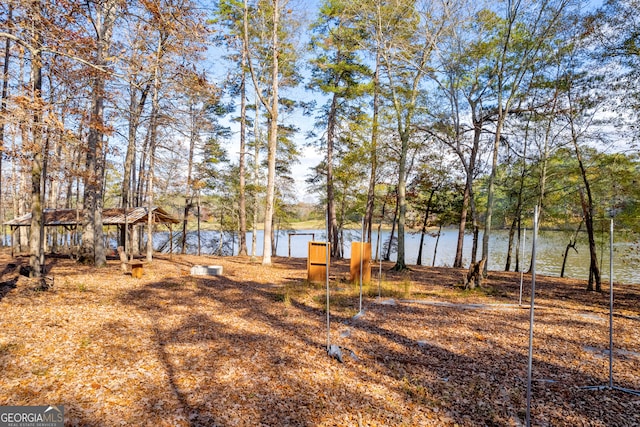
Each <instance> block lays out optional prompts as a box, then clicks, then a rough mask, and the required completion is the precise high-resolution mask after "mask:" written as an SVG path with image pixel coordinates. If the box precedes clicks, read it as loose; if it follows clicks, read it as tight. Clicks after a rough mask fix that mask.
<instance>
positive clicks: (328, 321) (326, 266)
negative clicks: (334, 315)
mask: <svg viewBox="0 0 640 427" xmlns="http://www.w3.org/2000/svg"><path fill="white" fill-rule="evenodd" d="M324 270H325V276H326V281H327V351H329V347H330V346H331V317H330V316H329V211H328V210H327V242H326V245H325V265H324Z"/></svg>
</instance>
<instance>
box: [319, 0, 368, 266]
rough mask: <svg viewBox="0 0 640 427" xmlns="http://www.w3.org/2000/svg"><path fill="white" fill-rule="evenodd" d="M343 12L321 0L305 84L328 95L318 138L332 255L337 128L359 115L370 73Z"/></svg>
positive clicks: (335, 247) (336, 253) (335, 253)
mask: <svg viewBox="0 0 640 427" xmlns="http://www.w3.org/2000/svg"><path fill="white" fill-rule="evenodd" d="M345 13H346V10H345V4H344V3H343V2H341V1H333V0H328V1H325V3H324V4H323V5H322V7H321V9H320V16H319V19H318V21H317V22H316V23H315V25H314V26H313V29H314V32H315V34H316V36H315V37H314V38H312V42H311V43H312V47H313V48H315V49H316V52H317V56H316V58H314V59H313V60H312V64H313V68H312V79H311V82H310V84H309V86H310V87H318V88H319V89H320V91H322V92H323V93H325V94H328V95H329V96H330V98H329V100H328V102H327V105H326V106H325V107H324V111H323V114H322V121H321V123H322V125H324V126H325V127H326V130H325V136H324V138H322V139H323V142H324V145H325V146H326V153H327V157H326V161H325V166H326V195H327V197H326V201H327V208H326V209H327V220H328V222H329V227H328V232H329V236H327V241H329V242H330V243H331V256H332V257H341V256H342V252H341V250H340V248H341V245H340V244H339V236H338V228H339V227H338V219H337V213H336V199H335V188H334V185H335V182H334V163H335V157H334V156H335V150H336V148H337V147H336V145H337V144H338V143H339V139H340V135H339V134H340V132H341V130H347V129H349V123H352V122H353V121H354V120H355V119H360V118H361V117H362V109H361V106H360V103H361V99H362V96H363V94H364V93H366V91H367V89H368V87H369V85H368V83H367V82H366V80H365V79H366V78H367V77H368V75H369V74H370V73H369V70H368V68H367V67H366V66H365V65H363V64H362V61H361V59H360V58H359V57H358V54H357V51H358V48H359V46H360V44H361V40H360V37H361V34H360V32H359V31H358V29H357V28H354V27H353V26H351V25H350V24H349V23H346V22H345V21H347V18H346V17H345ZM363 80H365V81H363ZM372 173H374V172H372Z"/></svg>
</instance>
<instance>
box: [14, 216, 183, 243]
mask: <svg viewBox="0 0 640 427" xmlns="http://www.w3.org/2000/svg"><path fill="white" fill-rule="evenodd" d="M148 212H149V209H148V208H147V207H133V208H126V209H125V208H109V209H103V210H102V225H104V226H105V227H109V226H117V227H118V228H119V229H120V230H125V227H133V226H135V225H139V224H146V223H147V222H148V221H149V216H148ZM43 217H44V226H45V227H63V228H65V229H66V230H76V229H77V228H78V226H82V224H83V219H84V210H83V209H44V211H43ZM151 219H152V222H153V223H155V224H167V226H168V227H169V232H170V233H171V234H173V224H179V223H180V220H179V219H177V218H175V217H173V216H171V215H170V214H169V213H168V212H167V211H165V210H164V209H162V208H161V207H157V206H154V207H153V208H152V209H151ZM4 225H8V226H10V227H11V248H12V251H13V247H14V234H15V231H16V230H18V228H20V227H29V226H31V213H28V214H25V215H22V216H19V217H17V218H14V219H12V220H11V221H7V222H5V223H4ZM12 255H13V254H12Z"/></svg>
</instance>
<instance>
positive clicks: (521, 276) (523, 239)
mask: <svg viewBox="0 0 640 427" xmlns="http://www.w3.org/2000/svg"><path fill="white" fill-rule="evenodd" d="M526 244H527V229H526V228H525V229H524V230H523V231H522V244H521V245H520V246H521V247H520V253H521V254H522V256H521V258H522V260H521V261H520V264H521V267H520V299H519V300H518V305H522V281H523V280H524V246H525V245H526Z"/></svg>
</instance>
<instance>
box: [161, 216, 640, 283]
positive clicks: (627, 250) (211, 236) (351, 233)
mask: <svg viewBox="0 0 640 427" xmlns="http://www.w3.org/2000/svg"><path fill="white" fill-rule="evenodd" d="M289 233H290V232H286V231H281V232H280V233H279V235H278V238H277V247H276V255H277V256H283V257H286V256H288V255H289V253H291V256H292V257H294V258H306V257H307V247H308V242H309V241H310V240H312V238H313V239H315V240H317V241H323V240H325V235H326V233H325V230H296V231H295V232H291V233H292V236H291V238H289ZM293 233H295V234H293ZM311 234H313V235H314V236H312V235H311ZM360 234H361V233H360V230H346V231H345V241H348V242H350V241H352V240H357V241H359V240H360ZM201 236H202V237H201V245H202V248H201V252H202V253H203V254H214V253H218V252H217V251H218V249H219V247H220V245H219V243H220V233H219V232H215V231H206V232H202V235H201ZM531 237H532V234H531V230H530V229H529V230H527V232H526V244H525V248H524V260H525V263H524V265H526V266H527V268H528V266H529V263H530V260H531V249H532V239H531ZM572 237H573V234H572V233H571V232H563V231H541V232H540V233H539V235H538V239H537V244H536V246H537V252H536V272H537V273H538V274H543V275H548V276H560V270H561V268H562V258H563V255H564V251H565V248H566V245H567V243H568V242H569V239H571V238H572ZM457 238H458V231H457V229H452V228H448V229H443V230H442V233H441V235H440V239H439V241H438V248H437V252H436V257H435V263H434V265H435V266H441V267H450V266H452V265H453V261H454V257H455V250H456V243H457ZM382 239H383V242H386V241H387V240H388V239H389V231H383V232H382ZM597 239H598V240H597V242H598V262H599V263H600V266H601V274H602V279H603V282H607V283H608V281H609V234H608V229H607V230H604V232H603V233H600V234H599V235H598V237H597ZM167 240H168V233H157V237H156V241H155V242H154V243H155V246H156V248H158V249H160V248H161V247H162V245H163V243H166V242H167ZM618 240H619V241H618ZM289 241H290V242H291V245H290V246H289ZM481 241H482V233H481V234H480V242H481ZM377 244H378V236H377V233H375V232H374V233H373V235H372V246H373V247H372V257H375V253H376V247H375V246H376V245H377ZM507 244H508V232H507V231H504V230H498V231H494V232H492V236H491V238H490V240H489V250H490V256H489V261H488V263H489V265H488V268H489V270H504V267H505V261H506V251H507ZM350 245H351V244H350V243H347V244H345V251H344V257H345V258H350V257H351V253H350ZM419 245H420V233H406V237H405V261H406V263H407V264H409V265H412V264H413V265H415V263H416V260H417V257H418V247H419ZM435 245H436V237H435V236H434V235H427V236H425V240H424V247H423V252H422V260H423V265H429V266H430V265H432V263H433V261H434V260H433V256H434V248H435ZM471 245H472V235H471V234H467V235H465V243H464V252H463V264H464V265H468V264H469V260H470V258H471ZM638 245H639V244H638V241H637V237H636V236H629V235H627V234H626V233H620V234H619V235H615V234H614V247H613V253H614V255H613V260H614V274H613V275H614V280H615V281H617V282H623V283H634V284H640V271H638V265H639V263H640V255H639V250H638ZM247 246H248V249H249V253H251V233H247ZM256 246H257V248H256V255H257V256H262V230H259V231H258V235H257V245H256ZM383 246H384V243H383ZM164 247H165V248H164V250H165V251H166V247H167V245H166V244H165V245H164ZM222 247H223V253H224V254H226V255H231V254H233V255H235V254H237V252H238V243H237V239H236V241H233V239H232V235H231V233H224V236H223V246H222ZM196 248H197V240H196V235H195V233H190V234H189V237H188V251H189V253H195V251H196V250H197V249H196ZM576 249H577V251H578V252H577V253H576V252H575V251H574V250H570V252H569V257H568V259H567V265H566V268H565V277H572V278H577V279H584V280H586V279H588V272H589V270H588V268H589V248H588V244H587V236H586V233H581V235H580V236H579V238H578V244H577V245H576ZM177 250H178V245H177V244H176V243H174V251H177ZM519 251H521V249H519ZM390 258H391V260H392V261H395V260H396V253H395V251H392V253H391V257H390ZM511 264H512V266H511V268H512V269H513V266H514V265H515V254H514V255H512V263H511Z"/></svg>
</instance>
